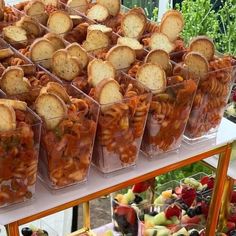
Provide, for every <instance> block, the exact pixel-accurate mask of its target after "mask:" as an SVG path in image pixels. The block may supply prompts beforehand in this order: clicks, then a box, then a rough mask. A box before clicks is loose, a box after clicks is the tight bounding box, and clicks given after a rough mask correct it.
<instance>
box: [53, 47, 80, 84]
mask: <svg viewBox="0 0 236 236" xmlns="http://www.w3.org/2000/svg"><path fill="white" fill-rule="evenodd" d="M52 69H53V71H54V73H55V74H56V75H57V76H58V77H60V78H61V79H64V80H67V81H71V80H73V79H74V78H75V77H76V76H78V75H79V74H80V72H81V68H80V64H79V60H78V59H77V58H76V57H72V56H70V55H69V53H67V51H66V50H65V49H61V50H58V51H56V52H55V53H54V54H53V56H52Z"/></svg>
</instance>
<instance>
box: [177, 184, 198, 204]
mask: <svg viewBox="0 0 236 236" xmlns="http://www.w3.org/2000/svg"><path fill="white" fill-rule="evenodd" d="M196 197H197V193H196V190H195V189H194V188H190V187H187V186H186V187H184V188H183V189H182V195H181V198H182V200H183V201H184V203H185V204H186V205H188V206H189V207H190V206H191V205H192V204H193V202H194V200H195V199H196Z"/></svg>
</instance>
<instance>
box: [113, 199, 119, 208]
mask: <svg viewBox="0 0 236 236" xmlns="http://www.w3.org/2000/svg"><path fill="white" fill-rule="evenodd" d="M117 202H118V201H117V200H116V199H114V200H112V207H113V208H116V207H117V206H118V205H119V204H118V203H117Z"/></svg>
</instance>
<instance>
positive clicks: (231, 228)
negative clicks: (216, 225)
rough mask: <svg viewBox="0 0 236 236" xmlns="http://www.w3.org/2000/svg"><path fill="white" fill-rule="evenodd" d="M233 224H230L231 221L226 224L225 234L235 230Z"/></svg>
mask: <svg viewBox="0 0 236 236" xmlns="http://www.w3.org/2000/svg"><path fill="white" fill-rule="evenodd" d="M235 226H236V225H235V223H234V222H231V221H228V222H227V224H226V228H227V229H226V232H229V231H231V230H233V229H235Z"/></svg>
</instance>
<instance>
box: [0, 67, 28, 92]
mask: <svg viewBox="0 0 236 236" xmlns="http://www.w3.org/2000/svg"><path fill="white" fill-rule="evenodd" d="M0 86H1V89H2V90H3V91H4V92H5V93H6V94H7V95H17V94H22V93H27V92H29V91H30V88H31V85H30V82H29V81H28V79H27V78H25V77H24V71H23V70H22V69H21V68H20V67H17V66H10V67H8V68H7V69H6V70H5V71H4V72H3V74H2V77H1V80H0Z"/></svg>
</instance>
